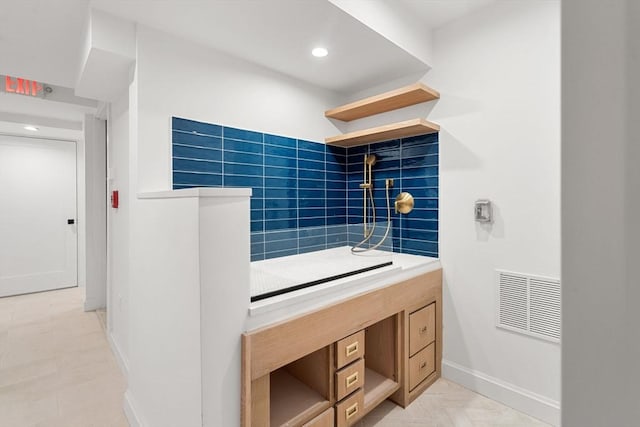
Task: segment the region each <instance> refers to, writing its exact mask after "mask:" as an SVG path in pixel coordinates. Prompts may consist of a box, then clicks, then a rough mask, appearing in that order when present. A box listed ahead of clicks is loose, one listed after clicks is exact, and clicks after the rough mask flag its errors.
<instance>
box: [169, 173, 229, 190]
mask: <svg viewBox="0 0 640 427" xmlns="http://www.w3.org/2000/svg"><path fill="white" fill-rule="evenodd" d="M173 183H174V184H179V185H185V184H191V185H194V186H202V187H207V186H209V187H210V186H218V187H219V186H221V185H222V175H217V174H208V173H207V174H205V173H188V172H174V173H173Z"/></svg>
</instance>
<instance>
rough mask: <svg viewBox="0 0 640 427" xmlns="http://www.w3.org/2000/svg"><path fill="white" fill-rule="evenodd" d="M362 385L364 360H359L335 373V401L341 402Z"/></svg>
mask: <svg viewBox="0 0 640 427" xmlns="http://www.w3.org/2000/svg"><path fill="white" fill-rule="evenodd" d="M363 385H364V360H362V359H360V360H358V361H357V362H354V363H352V364H351V365H349V366H347V367H345V368H343V369H341V370H339V371H338V372H336V400H342V399H343V398H344V397H345V396H347V395H349V394H351V392H353V391H355V390H357V389H359V388H360V387H362V386H363Z"/></svg>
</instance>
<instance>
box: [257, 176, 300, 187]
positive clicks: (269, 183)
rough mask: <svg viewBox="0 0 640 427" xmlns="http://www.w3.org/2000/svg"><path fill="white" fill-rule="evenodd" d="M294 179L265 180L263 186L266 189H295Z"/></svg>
mask: <svg viewBox="0 0 640 427" xmlns="http://www.w3.org/2000/svg"><path fill="white" fill-rule="evenodd" d="M296 182H297V180H296V179H295V178H265V180H264V185H265V187H267V188H291V189H295V188H296Z"/></svg>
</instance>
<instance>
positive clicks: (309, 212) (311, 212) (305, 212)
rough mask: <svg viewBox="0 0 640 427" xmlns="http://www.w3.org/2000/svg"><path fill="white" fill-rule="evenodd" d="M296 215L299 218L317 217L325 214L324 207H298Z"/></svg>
mask: <svg viewBox="0 0 640 427" xmlns="http://www.w3.org/2000/svg"><path fill="white" fill-rule="evenodd" d="M298 215H299V217H300V218H319V217H324V216H325V209H324V208H321V209H319V208H300V209H298Z"/></svg>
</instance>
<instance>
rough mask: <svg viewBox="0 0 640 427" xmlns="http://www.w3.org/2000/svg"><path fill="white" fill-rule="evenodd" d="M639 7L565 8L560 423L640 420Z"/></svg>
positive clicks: (595, 4) (618, 3) (631, 2)
mask: <svg viewBox="0 0 640 427" xmlns="http://www.w3.org/2000/svg"><path fill="white" fill-rule="evenodd" d="M639 28H640V5H639V4H638V2H637V1H636V0H628V1H627V0H612V1H608V2H602V1H598V0H565V1H563V9H562V37H563V44H562V50H563V58H562V69H563V76H562V104H563V105H562V115H563V130H562V194H563V200H562V280H563V286H564V288H563V293H562V299H563V306H562V310H563V325H562V334H563V337H564V338H563V347H562V425H563V426H564V427H596V426H605V425H606V426H635V425H638V420H640V405H638V402H640V388H638V384H639V383H640V370H639V369H638V360H640V339H639V338H638V325H639V324H640V310H638V303H640V286H639V283H640V263H639V262H638V260H639V259H640V222H639V221H638V219H639V218H640V191H639V188H640V187H639V183H640V168H639V167H638V164H639V163H640V145H639V144H638V141H639V139H640V131H639V129H638V117H639V115H640V103H639V101H638V99H639V97H640V83H639V81H638V76H639V75H640V29H639Z"/></svg>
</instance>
